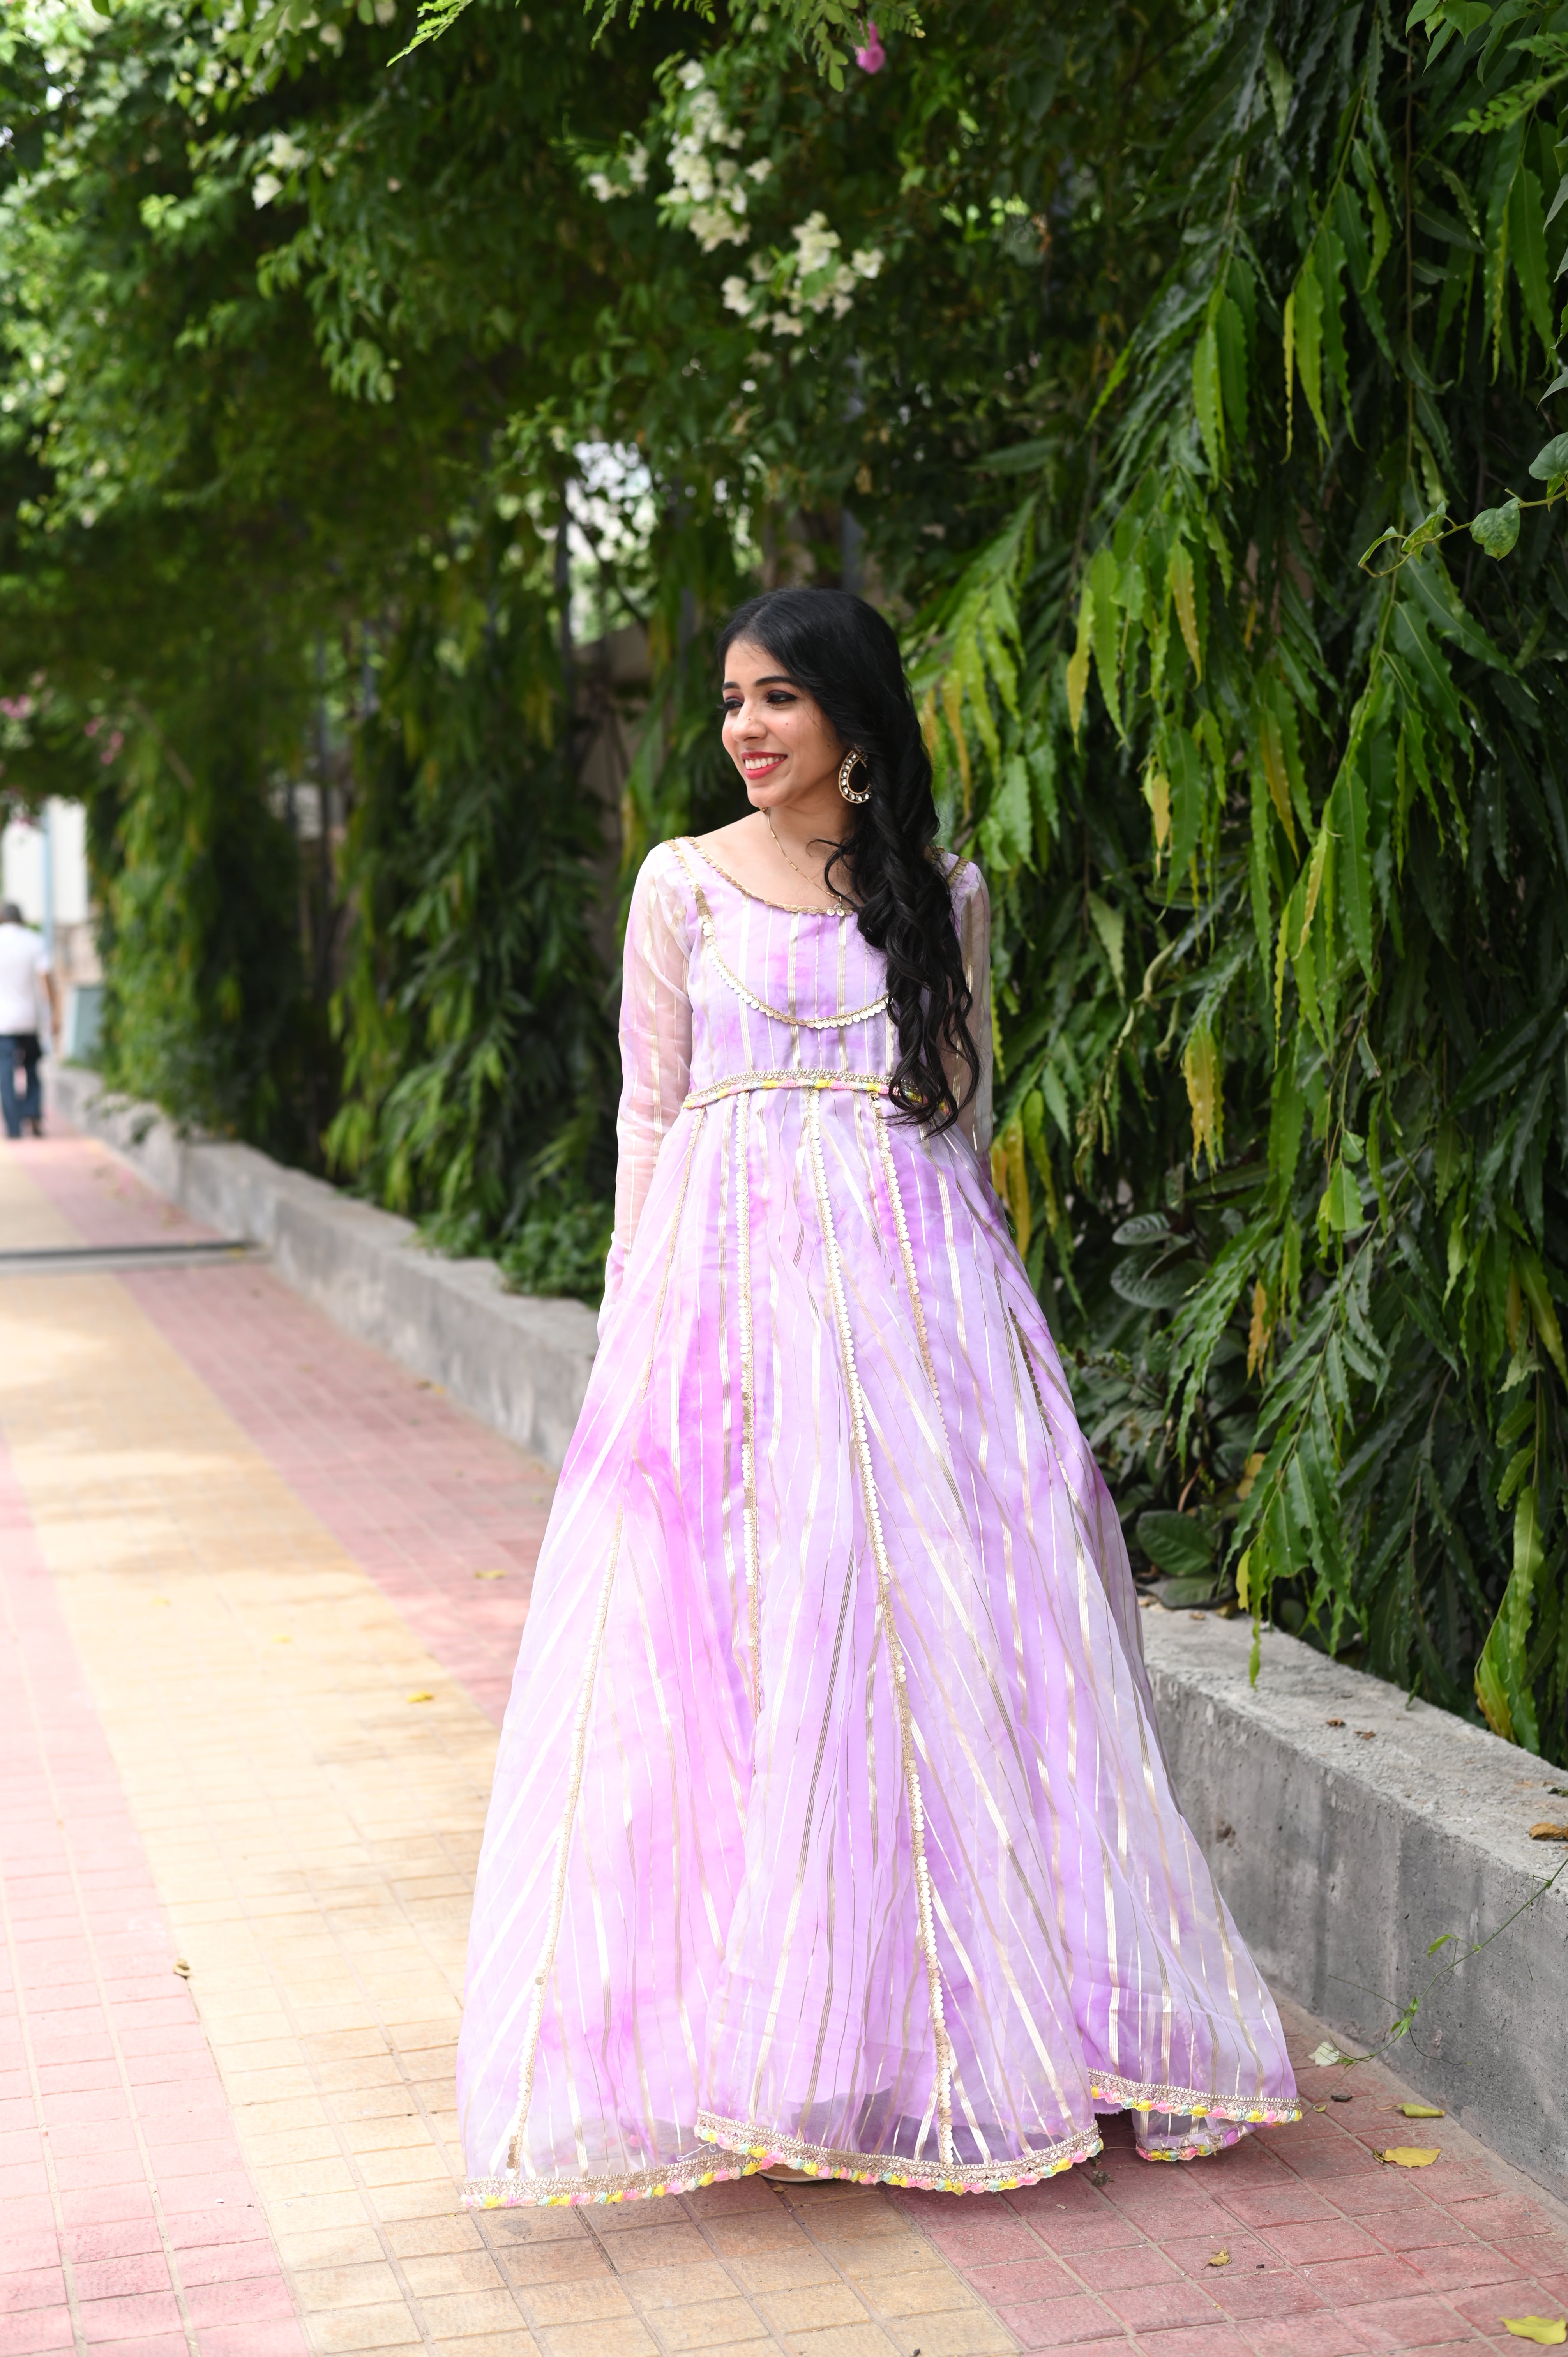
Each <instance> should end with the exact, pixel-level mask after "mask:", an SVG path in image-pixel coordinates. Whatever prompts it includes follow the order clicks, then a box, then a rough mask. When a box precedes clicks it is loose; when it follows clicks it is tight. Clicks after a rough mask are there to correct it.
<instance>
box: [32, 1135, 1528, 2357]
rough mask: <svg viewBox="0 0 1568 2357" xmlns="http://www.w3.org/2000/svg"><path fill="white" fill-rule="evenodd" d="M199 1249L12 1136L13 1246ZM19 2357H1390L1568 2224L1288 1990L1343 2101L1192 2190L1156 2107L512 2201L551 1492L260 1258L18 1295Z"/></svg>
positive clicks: (1508, 2308) (1493, 2326) (46, 1149)
mask: <svg viewBox="0 0 1568 2357" xmlns="http://www.w3.org/2000/svg"><path fill="white" fill-rule="evenodd" d="M193 1232H194V1231H193V1230H192V1229H191V1227H190V1224H189V1222H185V1221H184V1220H182V1219H181V1218H180V1216H179V1215H178V1214H177V1213H175V1212H173V1211H171V1210H170V1208H169V1207H168V1206H166V1205H165V1204H162V1203H160V1202H159V1201H158V1200H156V1198H153V1197H151V1196H149V1195H148V1194H147V1193H146V1192H145V1189H142V1188H141V1187H140V1185H139V1183H138V1182H137V1181H136V1180H135V1179H134V1177H133V1176H132V1175H131V1174H130V1173H129V1172H128V1171H126V1170H125V1169H124V1167H123V1166H121V1165H120V1164H119V1163H118V1162H116V1161H115V1160H114V1158H113V1157H111V1156H110V1155H108V1154H107V1153H106V1152H104V1151H103V1150H102V1149H101V1148H99V1147H97V1146H91V1145H89V1144H86V1143H85V1142H82V1141H79V1140H73V1139H69V1138H60V1139H56V1140H53V1141H48V1142H46V1143H45V1144H44V1145H43V1146H37V1145H34V1144H31V1143H28V1144H27V1145H24V1146H21V1147H18V1148H16V1149H13V1150H12V1151H11V1152H9V1153H6V1154H4V1155H0V1244H5V1245H10V1246H13V1247H15V1246H18V1245H22V1244H27V1243H33V1244H48V1243H70V1242H72V1241H78V1240H80V1241H88V1242H94V1243H112V1242H120V1243H124V1242H134V1241H142V1240H148V1241H162V1240H168V1239H170V1238H171V1237H177V1236H178V1235H181V1234H188V1233H193ZM0 1443H3V1448H0V1604H3V1608H4V1612H5V1626H4V1628H3V1629H0V1645H3V1647H4V1652H3V1655H0V1770H3V1772H4V1780H5V1781H4V1792H5V1800H4V1803H3V1808H0V1934H3V1937H4V1942H5V1953H4V1955H3V1956H0V2357H30V2352H43V2351H51V2352H53V2351H59V2350H73V2349H74V2350H76V2351H78V2352H83V2357H85V2352H89V2351H91V2352H93V2353H94V2357H102V2352H111V2351H123V2352H125V2353H126V2357H130V2352H137V2357H165V2352H169V2357H174V2352H179V2357H285V2352H287V2357H294V2352H304V2351H306V2350H315V2351H320V2352H337V2351H345V2352H347V2351H359V2350H365V2351H372V2350H376V2351H379V2350H386V2351H403V2350H424V2351H426V2352H437V2351H439V2352H456V2357H501V2352H505V2357H531V2352H541V2357H575V2352H581V2353H582V2357H599V2352H604V2357H619V2353H620V2352H648V2357H654V2352H661V2351H662V2352H673V2351H677V2350H688V2349H706V2350H715V2351H725V2350H731V2349H734V2350H743V2349H744V2350H752V2349H773V2350H776V2351H777V2350H788V2351H790V2352H795V2357H863V2352H873V2351H875V2352H881V2357H891V2352H895V2351H897V2352H903V2357H913V2352H916V2351H918V2352H920V2357H984V2352H1001V2351H1010V2350H1015V2349H1054V2348H1063V2347H1074V2348H1077V2347H1089V2348H1091V2349H1092V2348H1098V2349H1102V2350H1112V2349H1113V2350H1117V2351H1123V2352H1144V2357H1177V2352H1185V2351H1191V2352H1193V2357H1231V2352H1249V2357H1252V2352H1258V2353H1259V2357H1268V2353H1269V2352H1280V2353H1281V2357H1287V2352H1296V2351H1298V2350H1299V2351H1301V2352H1310V2357H1349V2353H1350V2352H1380V2351H1390V2352H1393V2351H1404V2350H1412V2351H1413V2350H1423V2351H1424V2350H1434V2349H1442V2348H1444V2347H1449V2346H1457V2345H1464V2346H1467V2347H1475V2346H1477V2344H1478V2343H1480V2342H1482V2341H1491V2342H1492V2343H1493V2344H1494V2345H1496V2344H1498V2343H1499V2342H1502V2341H1505V2340H1507V2336H1506V2334H1505V2333H1504V2331H1503V2328H1502V2323H1501V2319H1502V2318H1503V2316H1505V2315H1509V2316H1518V2315H1521V2314H1526V2313H1530V2312H1534V2313H1537V2314H1542V2315H1546V2316H1549V2317H1555V2316H1562V2315H1563V2314H1564V2313H1565V2312H1568V2215H1565V2213H1564V2212H1562V2211H1561V2210H1560V2209H1559V2208H1558V2207H1557V2206H1556V2205H1555V2204H1553V2203H1552V2202H1551V2201H1549V2200H1548V2199H1547V2197H1546V2196H1545V2195H1543V2194H1541V2192H1539V2191H1538V2190H1536V2189H1535V2188H1533V2187H1531V2186H1530V2184H1529V2183H1528V2182H1527V2181H1526V2180H1524V2179H1520V2177H1518V2176H1517V2175H1516V2174H1515V2173H1514V2172H1512V2171H1510V2170H1509V2169H1506V2168H1504V2167H1503V2166H1502V2165H1501V2164H1500V2163H1498V2162H1497V2161H1496V2160H1494V2159H1492V2158H1490V2157H1489V2156H1487V2154H1485V2153H1484V2152H1482V2151H1481V2150H1480V2148H1479V2147H1477V2146H1476V2145H1475V2144H1474V2142H1473V2141H1472V2140H1471V2139H1470V2138H1469V2137H1467V2136H1465V2135H1464V2134H1463V2133H1462V2131H1460V2130H1459V2129H1457V2128H1456V2127H1455V2126H1454V2124H1453V2123H1451V2122H1449V2121H1446V2120H1444V2121H1441V2122H1437V2123H1434V2124H1428V2125H1423V2126H1421V2127H1419V2128H1416V2127H1412V2126H1411V2125H1410V2124H1408V2123H1406V2122H1404V2121H1403V2120H1402V2119H1401V2118H1400V2117H1399V2115H1398V2114H1397V2112H1396V2111H1395V2109H1394V2108H1393V2107H1394V2105H1395V2104H1397V2103H1398V2102H1399V2101H1400V2100H1401V2099H1402V2090H1401V2089H1400V2088H1399V2087H1398V2086H1397V2084H1396V2083H1394V2082H1393V2081H1392V2080H1391V2079H1390V2078H1388V2077H1387V2076H1386V2074H1383V2073H1380V2072H1371V2071H1364V2072H1357V2073H1355V2074H1354V2075H1353V2076H1352V2077H1350V2078H1349V2079H1348V2081H1347V2080H1346V2078H1345V2076H1344V2074H1342V2073H1338V2072H1332V2073H1330V2072H1315V2071H1314V2070H1312V2069H1311V2067H1310V2066H1308V2065H1306V2063H1305V2056H1306V2055H1308V2054H1309V2053H1310V2052H1311V2050H1312V2049H1313V2048H1314V2047H1315V2046H1316V2043H1317V2041H1318V2040H1319V2038H1320V2037H1321V2035H1322V2031H1321V2029H1320V2028H1319V2027H1318V2025H1317V2024H1316V2023H1313V2022H1309V2021H1307V2020H1306V2019H1305V2018H1304V2017H1297V2016H1294V2015H1288V2014H1287V2021H1288V2026H1289V2029H1290V2032H1291V2044H1292V2050H1293V2053H1294V2054H1295V2055H1296V2057H1297V2060H1298V2065H1299V2067H1300V2068H1301V2075H1302V2083H1303V2087H1304V2090H1305V2092H1306V2093H1308V2094H1309V2096H1310V2097H1311V2099H1312V2101H1313V2103H1314V2104H1315V2105H1321V2106H1322V2108H1321V2109H1316V2108H1315V2109H1313V2110H1310V2111H1309V2112H1308V2115H1307V2117H1306V2119H1305V2122H1304V2123H1303V2124H1302V2126H1299V2127H1296V2128H1291V2129H1284V2130H1280V2131H1276V2132H1273V2133H1272V2134H1269V2135H1265V2136H1258V2137H1256V2138H1254V2139H1253V2140H1251V2142H1250V2143H1248V2144H1246V2145H1243V2146H1242V2147H1240V2148H1239V2149H1238V2150H1237V2151H1235V2152H1233V2153H1230V2154H1227V2155H1225V2156H1223V2157H1222V2158H1219V2160H1217V2161H1213V2162H1208V2163H1203V2164H1200V2165H1198V2166H1197V2167H1195V2168H1191V2169H1150V2168H1148V2167H1146V2166H1145V2165H1144V2164H1143V2163H1141V2162H1139V2161H1138V2160H1137V2159H1136V2158H1134V2157H1133V2153H1132V2151H1131V2148H1130V2144H1129V2143H1128V2141H1127V2140H1126V2139H1125V2138H1124V2137H1123V2136H1122V2134H1121V2131H1120V2126H1119V2124H1118V2125H1116V2126H1112V2136H1111V2144H1110V2149H1109V2150H1108V2152H1107V2154H1106V2156H1105V2158H1104V2165H1103V2168H1102V2169H1101V2170H1100V2171H1099V2172H1098V2174H1099V2176H1100V2178H1101V2181H1100V2182H1095V2181H1094V2179H1093V2178H1092V2177H1091V2175H1090V2171H1089V2170H1088V2169H1077V2170H1075V2171H1073V2172H1072V2173H1071V2174H1070V2176H1069V2177H1067V2178H1065V2179H1055V2180H1053V2181H1052V2182H1050V2183H1048V2184H1047V2185H1044V2186H1040V2187H1037V2188H1035V2189H1033V2190H1030V2191H1028V2192H1024V2193H1019V2194H1015V2195H1013V2196H1011V2197H1008V2198H997V2199H994V2200H989V2199H988V2200H966V2201H942V2200H940V2199H938V2198H930V2197H919V2196H899V2197H895V2196H893V2195H891V2194H888V2193H886V2192H880V2191H874V2190H865V2189H857V2188H845V2187H800V2188H790V2189H788V2190H782V2189H776V2188H773V2187H771V2186H768V2185H766V2184H764V2183H762V2182H761V2181H760V2180H758V2179H752V2180H749V2181H748V2182H746V2183H744V2184H740V2185H732V2186H715V2187H714V2188H712V2189H710V2190H709V2191H707V2192H706V2193H703V2194H701V2195H698V2196H695V2197H693V2198H691V2199H688V2200H684V2201H660V2202H654V2203H647V2204H642V2203H639V2204H636V2205H628V2207H627V2208H625V2209H618V2210H614V2211H605V2210H598V2211H592V2212H588V2211H552V2212H538V2213H534V2212H511V2213H510V2214H509V2213H494V2214H490V2215H481V2216H479V2217H478V2218H475V2217H471V2216H469V2215H467V2214H466V2213H464V2212H461V2211H460V2210H459V2208H458V2205H457V2201H456V2190H455V2188H456V2174H457V2169H458V2162H457V2156H456V2146H455V2125H456V2124H455V2121H454V2118H453V2114H452V2092H451V2064H452V2052H453V2048H454V2045H455V2041H456V2026H457V2019H458V2010H459V2003H460V1989H461V1975H462V1968H463V1949H464V1938H465V1933H466V1929H467V1901H468V1891H469V1888H470V1881H471V1875H472V1869H473V1864H474V1859H475V1857H476V1855H477V1850H478V1839H479V1834H480V1829H481V1826H482V1823H483V1813H484V1804H485V1798H486V1793H487V1790H488V1783H489V1769H490V1761H491V1758H492V1755H493V1749H494V1725H495V1722H496V1721H497V1720H498V1719H499V1714H500V1710H501V1707H502V1706H503V1703H504V1699H505V1693H506V1687H507V1684H508V1682H509V1678H510V1663H511V1657H512V1654H513V1652H515V1648H516V1641H517V1633H518V1631H519V1629H520V1627H521V1621H522V1618H523V1614H524V1612H525V1610H526V1606H527V1594H528V1582H529V1578H530V1576H531V1574H532V1565H533V1560H534V1556H535V1554H536V1551H537V1547H538V1544H539V1539H540V1536H541V1534H542V1527H543V1521H544V1516H545V1513H546V1512H547V1510H548V1501H549V1496H550V1488H551V1483H550V1477H549V1475H548V1474H547V1473H545V1472H544V1471H543V1470H542V1469H541V1468H539V1467H537V1466H534V1465H532V1464H531V1463H530V1462H529V1461H528V1460H526V1459H525V1458H521V1456H520V1455H519V1454H518V1453H517V1452H516V1451H514V1450H513V1449H511V1448H509V1447H508V1446H507V1445H506V1444H504V1443H503V1442H501V1441H499V1440H498V1439H497V1438H495V1437H494V1436H492V1435H490V1434H489V1433H487V1432H486V1431H484V1430H483V1429H481V1428H480V1427H479V1426H477V1425H475V1424H474V1423H472V1422H471V1421H469V1420H468V1419H467V1418H466V1417H464V1416H462V1415H458V1414H457V1413H456V1412H455V1411H454V1410H453V1409H451V1408H450V1407H449V1406H448V1405H447V1404H446V1402H445V1401H444V1400H442V1399H441V1398H440V1396H439V1395H438V1394H435V1393H434V1392H433V1391H432V1390H431V1389H430V1388H429V1387H427V1386H424V1385H421V1384H418V1383H415V1382H414V1381H413V1378H411V1377H409V1376H407V1375H405V1374H403V1372H401V1371H400V1370H398V1369H397V1368H395V1367H394V1366H392V1365H391V1364H389V1362H387V1361H384V1360H381V1359H380V1358H378V1357H377V1356H376V1355H375V1354H374V1353H373V1352H371V1351H365V1350H363V1349H360V1347H358V1346H357V1345H355V1344H352V1343H350V1342H348V1341H346V1340H344V1339H343V1337H342V1336H340V1335H338V1333H337V1332H336V1331H335V1330H334V1329H332V1328H331V1327H330V1326H329V1325H328V1324H327V1323H326V1321H325V1320H324V1319H322V1318H319V1317H317V1315H316V1314H315V1313H314V1312H312V1311H311V1310H309V1309H307V1308H305V1307H304V1306H303V1305H302V1304H301V1303H299V1302H298V1301H297V1300H295V1298H294V1297H292V1296H291V1295H289V1294H288V1293H287V1292H286V1291H285V1289H284V1288H283V1287H282V1286H280V1285H279V1284H278V1283H277V1282H276V1280H275V1279H274V1277H273V1276H272V1275H270V1273H269V1272H268V1271H267V1270H266V1269H265V1268H264V1267H263V1266H259V1265H244V1264H242V1265H228V1266H222V1267H202V1268H180V1269H166V1270H161V1271H157V1272H156V1273H152V1272H149V1273H146V1274H142V1273H136V1274H134V1275H128V1276H120V1275H113V1276H111V1275H87V1274H82V1275H48V1276H36V1275H27V1276H0ZM497 1571H499V1572H501V1573H502V1574H503V1577H500V1578H499V1579H494V1578H485V1579H481V1578H478V1577H476V1575H477V1574H480V1573H493V1572H497ZM177 1960H178V1961H180V1962H183V1963H185V1964H188V1967H189V1976H188V1979H187V1978H186V1977H184V1976H183V1975H179V1974H177V1973H176V1971H175V1964H176V1962H177ZM1347 2087H1348V2089H1349V2090H1350V2092H1351V2097H1352V2099H1351V2101H1350V2102H1348V2103H1344V2104H1336V2103H1333V2102H1331V2101H1330V2096H1331V2094H1332V2093H1334V2092H1336V2091H1337V2092H1338V2093H1345V2092H1346V2089H1347ZM1417 2139H1421V2140H1428V2141H1430V2142H1431V2143H1434V2144H1436V2145H1439V2146H1440V2147H1441V2148H1442V2158H1441V2159H1440V2160H1439V2161H1438V2162H1437V2164H1436V2165H1435V2166H1434V2167H1433V2168H1431V2169H1425V2170H1423V2171H1422V2172H1421V2173H1420V2174H1419V2175H1415V2174H1407V2173H1405V2172H1402V2171H1401V2170H1398V2169H1393V2168H1386V2167H1384V2166H1383V2165H1381V2164H1380V2162H1379V2161H1378V2160H1377V2158H1375V2157H1374V2156H1375V2151H1376V2150H1377V2149H1379V2148H1381V2147H1384V2146H1386V2145H1389V2144H1393V2143H1408V2142H1411V2141H1414V2140H1417ZM1221 2253H1226V2254H1228V2258H1227V2259H1226V2261H1225V2263H1224V2264H1223V2265H1221V2266H1217V2265H1215V2264H1214V2262H1215V2260H1216V2259H1217V2258H1218V2257H1219V2255H1220V2254H1221ZM1508 2345H1509V2346H1518V2345H1520V2344H1518V2343H1516V2342H1512V2341H1509V2344H1508Z"/></svg>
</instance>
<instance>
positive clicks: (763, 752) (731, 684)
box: [724, 639, 845, 810]
mask: <svg viewBox="0 0 1568 2357" xmlns="http://www.w3.org/2000/svg"><path fill="white" fill-rule="evenodd" d="M724 706H725V719H724V740H725V751H726V752H727V753H728V755H729V757H730V759H731V760H732V761H733V762H734V763H735V765H736V769H737V770H739V771H740V774H741V776H742V777H743V778H744V779H745V780H746V792H747V794H748V795H749V797H750V799H751V803H752V807H753V809H755V810H778V809H779V808H781V807H782V806H784V805H787V804H789V803H792V802H795V803H800V802H821V801H822V800H823V799H825V796H826V793H827V792H828V791H835V792H836V790H837V785H838V770H839V764H840V763H841V762H842V760H843V757H844V751H845V748H844V747H843V745H842V744H841V743H840V741H839V738H838V735H837V732H836V731H835V730H834V728H833V727H832V724H831V722H830V721H829V719H828V717H827V715H826V714H825V713H824V712H823V710H822V705H820V704H818V703H816V702H815V701H814V700H813V699H812V698H811V696H810V695H808V694H807V693H806V691H805V689H804V688H803V687H797V686H796V684H795V683H794V681H793V680H792V679H791V678H790V677H789V674H788V673H787V672H785V671H784V669H783V668H782V666H781V665H780V664H779V662H778V660H777V658H776V657H775V656H773V655H770V654H769V653H768V649H767V648H766V647H762V646H758V645H757V640H755V639H736V641H735V643H734V645H733V646H732V647H731V648H730V651H729V653H728V654H727V656H726V657H725V685H724Z"/></svg>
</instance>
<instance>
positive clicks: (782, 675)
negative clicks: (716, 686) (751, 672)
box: [724, 671, 795, 695]
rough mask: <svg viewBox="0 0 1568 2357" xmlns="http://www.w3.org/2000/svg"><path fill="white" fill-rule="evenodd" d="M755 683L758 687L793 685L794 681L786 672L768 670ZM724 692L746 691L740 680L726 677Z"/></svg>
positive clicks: (739, 692)
mask: <svg viewBox="0 0 1568 2357" xmlns="http://www.w3.org/2000/svg"><path fill="white" fill-rule="evenodd" d="M756 684H757V686H758V687H793V686H794V684H795V683H794V681H793V680H792V679H791V678H790V676H789V673H788V672H785V671H769V672H764V673H763V674H762V676H761V678H760V679H758V680H757V683H756ZM724 692H725V694H726V695H729V694H736V695H743V694H745V693H746V691H745V689H744V688H743V687H742V685H741V683H740V681H739V680H737V679H726V680H725V685H724Z"/></svg>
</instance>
